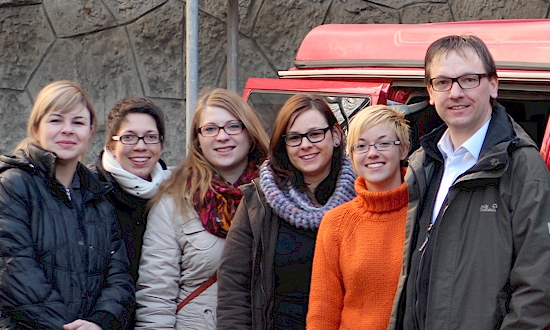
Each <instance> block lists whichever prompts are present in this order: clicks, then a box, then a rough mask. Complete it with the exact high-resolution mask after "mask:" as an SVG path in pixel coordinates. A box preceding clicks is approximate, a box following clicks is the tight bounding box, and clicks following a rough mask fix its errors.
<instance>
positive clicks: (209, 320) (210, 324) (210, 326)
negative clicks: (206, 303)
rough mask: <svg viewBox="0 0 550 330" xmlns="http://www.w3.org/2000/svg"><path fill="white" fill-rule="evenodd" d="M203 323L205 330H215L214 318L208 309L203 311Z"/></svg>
mask: <svg viewBox="0 0 550 330" xmlns="http://www.w3.org/2000/svg"><path fill="white" fill-rule="evenodd" d="M204 323H205V325H206V329H207V330H216V316H215V315H214V312H213V311H212V309H210V308H206V309H205V310H204Z"/></svg>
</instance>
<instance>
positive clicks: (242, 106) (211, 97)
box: [151, 88, 269, 212]
mask: <svg viewBox="0 0 550 330" xmlns="http://www.w3.org/2000/svg"><path fill="white" fill-rule="evenodd" d="M208 107H218V108H222V109H225V110H227V111H229V112H230V113H231V114H232V115H233V116H235V117H236V118H237V119H238V120H240V121H241V122H242V123H243V124H244V126H245V128H246V132H243V133H244V134H249V135H250V138H251V139H252V146H251V148H250V153H249V160H251V159H254V158H255V159H256V160H257V163H258V164H260V163H261V162H263V161H264V160H265V159H266V158H267V150H268V143H269V140H268V137H267V134H266V132H265V130H264V128H263V127H262V125H261V124H260V121H259V119H258V117H257V116H256V114H255V113H254V110H252V108H251V107H250V106H249V105H248V104H247V103H246V102H245V101H244V100H243V99H242V98H241V97H240V96H239V95H237V94H235V93H234V92H231V91H228V90H226V89H223V88H217V89H214V90H212V91H210V92H208V93H206V94H205V95H204V96H202V97H201V98H200V99H199V100H198V102H197V106H196V108H195V114H194V116H193V120H192V122H191V130H192V132H191V134H190V136H191V138H190V141H188V150H189V154H188V155H187V157H186V158H185V159H184V160H183V161H182V162H181V163H180V164H179V165H178V167H177V168H176V169H175V170H174V171H173V173H172V175H171V176H170V178H169V179H167V180H166V181H164V182H163V183H162V185H161V187H160V188H159V192H158V194H157V195H156V196H155V197H154V198H153V199H152V200H151V203H155V202H156V201H158V200H159V199H160V198H161V197H162V195H164V194H166V193H167V194H171V195H172V196H173V198H174V201H175V202H176V205H177V206H178V208H179V210H181V211H182V212H183V211H185V210H186V207H187V205H188V201H189V202H190V203H191V204H193V203H195V202H197V201H195V200H194V198H195V194H196V192H197V191H198V192H199V193H200V194H199V196H200V197H199V198H200V199H201V200H203V199H204V198H205V196H206V192H207V191H208V189H213V188H212V185H211V181H212V177H213V176H214V174H215V173H216V169H215V168H214V166H213V165H212V164H210V162H209V161H208V160H207V159H206V158H205V157H204V155H203V154H202V151H201V149H200V146H199V138H198V134H199V133H198V129H199V122H200V118H201V115H202V113H203V112H204V110H205V109H206V108H208Z"/></svg>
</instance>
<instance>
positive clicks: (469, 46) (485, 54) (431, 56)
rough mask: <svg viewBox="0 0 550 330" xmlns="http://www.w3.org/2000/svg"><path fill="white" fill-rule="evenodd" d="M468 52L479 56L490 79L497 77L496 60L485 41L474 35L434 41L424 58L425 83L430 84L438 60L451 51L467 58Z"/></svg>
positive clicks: (447, 37)
mask: <svg viewBox="0 0 550 330" xmlns="http://www.w3.org/2000/svg"><path fill="white" fill-rule="evenodd" d="M468 50H473V51H474V52H476V54H477V55H478V56H479V58H480V59H481V62H482V63H483V67H484V68H485V71H487V74H488V75H489V78H491V77H495V78H496V77H497V68H496V64H495V60H494V59H493V56H492V55H491V52H490V51H489V49H488V48H487V45H485V43H484V42H483V40H481V39H479V38H478V37H476V36H473V35H460V36H458V35H451V36H446V37H443V38H440V39H438V40H436V41H434V42H433V43H432V44H431V45H430V46H429V47H428V50H427V51H426V57H425V58H424V68H425V74H424V83H425V84H426V85H428V84H429V80H430V78H431V67H432V64H433V62H434V61H435V60H436V59H437V58H439V57H440V56H443V55H446V54H448V53H449V52H451V51H455V52H457V53H458V54H459V55H460V56H462V57H464V58H465V57H466V53H467V51H468Z"/></svg>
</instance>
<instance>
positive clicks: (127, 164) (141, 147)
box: [109, 113, 162, 180]
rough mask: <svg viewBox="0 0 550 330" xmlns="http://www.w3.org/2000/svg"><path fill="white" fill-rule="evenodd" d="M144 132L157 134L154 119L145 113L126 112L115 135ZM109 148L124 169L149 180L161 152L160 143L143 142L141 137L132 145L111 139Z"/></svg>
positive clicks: (143, 133) (138, 134)
mask: <svg viewBox="0 0 550 330" xmlns="http://www.w3.org/2000/svg"><path fill="white" fill-rule="evenodd" d="M146 134H159V131H158V128H157V124H156V122H155V119H154V118H153V117H152V116H151V115H148V114H145V113H128V114H127V115H126V117H125V118H124V120H122V122H121V123H120V128H119V129H118V131H117V132H116V135H117V136H121V135H137V136H144V135H146ZM109 150H111V152H112V153H113V155H114V156H115V158H116V160H117V161H118V162H119V163H120V165H121V166H122V168H124V169H125V170H126V171H128V172H130V173H132V174H134V175H137V176H139V177H140V178H143V179H145V180H151V172H153V170H154V168H155V166H156V164H157V163H158V161H159V159H160V154H161V153H162V144H161V143H156V144H145V142H144V141H143V139H140V140H139V141H138V143H137V144H134V145H128V144H123V143H122V142H120V141H112V142H110V143H109Z"/></svg>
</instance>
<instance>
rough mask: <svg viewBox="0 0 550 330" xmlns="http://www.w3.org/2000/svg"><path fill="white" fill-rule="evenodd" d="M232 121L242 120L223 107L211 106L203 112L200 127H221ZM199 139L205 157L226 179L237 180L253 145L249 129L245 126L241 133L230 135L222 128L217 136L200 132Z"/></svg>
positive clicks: (246, 162) (199, 122) (229, 180)
mask: <svg viewBox="0 0 550 330" xmlns="http://www.w3.org/2000/svg"><path fill="white" fill-rule="evenodd" d="M232 122H237V123H239V122H240V120H239V119H238V118H237V117H235V116H234V115H233V114H232V113H231V112H229V111H227V110H225V109H223V108H219V107H210V106H209V107H206V108H205V109H204V110H203V111H202V112H201V114H200V119H199V121H198V127H203V126H206V125H213V126H218V127H221V126H225V125H227V124H228V123H232ZM198 127H197V128H198ZM198 139H199V146H200V149H201V151H202V154H203V155H204V158H206V160H207V161H208V162H209V163H210V164H211V165H212V166H214V168H215V169H216V170H217V172H218V173H219V174H220V175H221V176H222V177H223V178H224V179H225V180H227V181H228V182H231V183H234V182H235V181H237V179H238V178H239V177H240V176H241V174H242V173H243V171H244V169H245V168H246V165H247V164H248V152H249V151H250V147H251V146H252V139H251V138H250V135H249V133H248V130H247V129H246V128H245V129H244V130H243V131H242V132H241V133H239V134H235V135H229V134H227V132H225V131H224V130H223V129H221V128H220V130H219V132H218V134H217V135H216V136H206V137H205V136H202V135H201V134H198Z"/></svg>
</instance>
